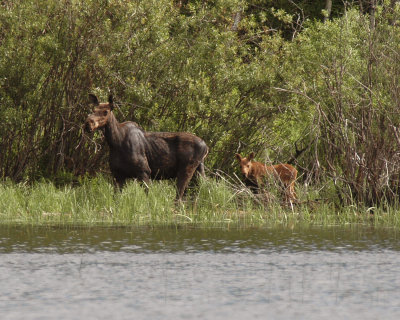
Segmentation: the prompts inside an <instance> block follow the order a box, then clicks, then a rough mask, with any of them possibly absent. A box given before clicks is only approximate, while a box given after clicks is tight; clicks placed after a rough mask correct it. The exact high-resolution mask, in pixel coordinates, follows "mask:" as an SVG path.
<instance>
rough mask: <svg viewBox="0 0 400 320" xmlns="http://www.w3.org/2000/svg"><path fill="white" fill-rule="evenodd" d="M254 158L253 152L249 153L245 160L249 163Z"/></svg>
mask: <svg viewBox="0 0 400 320" xmlns="http://www.w3.org/2000/svg"><path fill="white" fill-rule="evenodd" d="M254 156H255V154H254V152H251V153H250V154H249V156H248V157H247V159H248V160H249V161H251V160H253V159H254Z"/></svg>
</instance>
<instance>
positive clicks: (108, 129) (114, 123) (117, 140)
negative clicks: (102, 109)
mask: <svg viewBox="0 0 400 320" xmlns="http://www.w3.org/2000/svg"><path fill="white" fill-rule="evenodd" d="M104 135H105V137H106V140H107V143H108V144H109V146H110V147H117V146H120V145H121V141H122V138H123V134H122V130H121V127H120V125H119V122H118V120H117V118H115V116H114V114H113V113H112V112H111V113H110V117H109V119H108V121H107V124H106V125H105V127H104Z"/></svg>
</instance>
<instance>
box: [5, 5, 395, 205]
mask: <svg viewBox="0 0 400 320" xmlns="http://www.w3.org/2000/svg"><path fill="white" fill-rule="evenodd" d="M315 3H316V1H306V0H303V1H290V0H287V1H285V0H269V1H268V0H264V1H261V0H248V1H244V0H214V1H206V0H188V1H171V0H168V1H167V0H146V1H139V0H138V1H124V0H85V1H83V0H59V1H55V0H29V1H26V0H24V1H22V0H12V1H10V0H4V1H1V2H0V119H1V120H2V125H1V126H0V178H2V179H6V178H7V179H11V180H13V181H27V180H28V181H36V180H38V179H40V178H47V179H51V180H53V181H60V179H61V180H66V181H69V180H71V179H74V178H75V177H80V176H84V175H87V174H90V175H91V174H94V173H96V172H107V170H108V165H107V160H106V155H107V150H106V147H104V145H103V143H102V141H103V137H102V135H101V133H100V132H98V133H96V134H95V135H94V136H90V135H87V134H85V133H84V132H83V131H82V123H83V121H84V119H85V117H86V115H87V114H88V113H89V111H90V108H89V106H88V99H87V95H88V93H89V92H93V93H96V94H97V95H98V96H100V97H102V98H103V99H106V98H107V96H108V94H109V93H112V94H113V95H114V97H115V99H116V102H117V104H118V110H117V111H116V116H117V118H118V119H119V120H120V121H124V120H134V121H136V122H138V123H139V124H140V125H141V126H142V127H143V128H145V129H146V130H153V131H189V132H193V133H195V134H197V135H198V136H200V137H202V138H203V139H204V140H205V141H206V142H207V144H208V145H209V147H210V153H209V156H208V158H207V161H206V166H207V167H208V169H209V175H211V174H212V172H215V171H216V170H221V171H223V172H225V173H227V174H233V173H234V172H237V165H236V163H235V159H234V153H235V152H241V153H244V154H246V153H248V152H250V151H256V152H257V155H258V157H257V158H258V160H266V161H267V162H287V161H290V162H291V163H293V164H295V165H296V167H297V168H298V169H299V172H300V174H301V176H300V178H299V181H300V182H301V183H306V184H307V185H310V184H312V185H316V186H318V188H319V190H322V191H321V194H322V192H323V193H324V194H322V196H323V197H329V198H330V199H332V201H333V202H336V203H337V204H339V205H346V204H351V203H354V202H357V203H363V204H366V205H367V206H376V205H383V204H385V205H386V204H394V203H397V202H398V197H399V192H400V190H399V182H398V181H399V178H400V153H399V149H400V108H399V104H400V91H399V90H398V88H399V75H400V50H399V49H400V25H399V23H400V21H399V15H400V5H399V3H397V1H393V0H390V1H389V0H386V1H374V0H370V1H344V2H341V3H340V4H338V3H337V2H334V3H333V5H332V2H331V1H320V2H319V4H315ZM321 194H320V196H321Z"/></svg>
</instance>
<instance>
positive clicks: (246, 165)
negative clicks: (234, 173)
mask: <svg viewBox="0 0 400 320" xmlns="http://www.w3.org/2000/svg"><path fill="white" fill-rule="evenodd" d="M235 156H236V159H237V160H238V162H239V165H240V171H241V172H242V174H243V175H244V176H245V177H246V178H248V177H249V174H250V172H251V167H252V162H251V160H253V159H254V152H251V153H250V154H249V156H248V157H247V158H244V157H242V156H241V155H240V154H239V153H236V154H235Z"/></svg>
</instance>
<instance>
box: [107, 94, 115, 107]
mask: <svg viewBox="0 0 400 320" xmlns="http://www.w3.org/2000/svg"><path fill="white" fill-rule="evenodd" d="M108 105H109V106H110V110H112V109H114V100H113V96H112V94H110V95H109V96H108Z"/></svg>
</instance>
